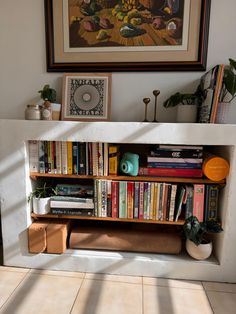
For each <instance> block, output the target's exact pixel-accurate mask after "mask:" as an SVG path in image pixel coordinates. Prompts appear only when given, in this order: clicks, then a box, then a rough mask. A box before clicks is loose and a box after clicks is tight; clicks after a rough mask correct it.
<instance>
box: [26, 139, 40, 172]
mask: <svg viewBox="0 0 236 314" xmlns="http://www.w3.org/2000/svg"><path fill="white" fill-rule="evenodd" d="M28 148H29V170H30V172H39V143H38V141H29V142H28Z"/></svg>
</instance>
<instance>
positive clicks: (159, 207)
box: [157, 183, 164, 220]
mask: <svg viewBox="0 0 236 314" xmlns="http://www.w3.org/2000/svg"><path fill="white" fill-rule="evenodd" d="M163 192H164V183H160V193H159V204H158V219H157V220H162V216H163V212H162V203H163V201H162V199H163Z"/></svg>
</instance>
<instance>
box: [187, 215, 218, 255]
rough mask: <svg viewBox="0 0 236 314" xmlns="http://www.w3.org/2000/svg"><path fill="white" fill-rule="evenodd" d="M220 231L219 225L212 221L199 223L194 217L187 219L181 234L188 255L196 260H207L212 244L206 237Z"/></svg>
mask: <svg viewBox="0 0 236 314" xmlns="http://www.w3.org/2000/svg"><path fill="white" fill-rule="evenodd" d="M222 231H223V229H222V228H221V226H220V224H219V223H218V222H216V221H214V220H211V221H207V222H199V220H198V219H197V217H195V216H190V217H189V218H187V219H186V220H185V223H184V225H183V232H184V235H185V238H186V250H187V252H188V254H189V255H190V256H192V257H193V258H195V259H198V260H203V259H206V258H208V257H209V256H210V255H211V252H212V242H211V240H210V239H209V237H208V235H209V234H212V233H219V232H222Z"/></svg>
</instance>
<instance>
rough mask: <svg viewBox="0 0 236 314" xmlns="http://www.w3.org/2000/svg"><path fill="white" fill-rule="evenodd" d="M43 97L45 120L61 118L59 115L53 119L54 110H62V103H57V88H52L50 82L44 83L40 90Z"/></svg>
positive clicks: (43, 117) (43, 115) (43, 116)
mask: <svg viewBox="0 0 236 314" xmlns="http://www.w3.org/2000/svg"><path fill="white" fill-rule="evenodd" d="M38 92H39V93H40V96H41V98H42V99H43V100H44V103H43V109H42V119H43V120H59V117H57V118H56V119H53V112H59V115H60V110H61V105H60V104H56V96H57V93H56V90H55V89H53V88H50V85H49V84H46V85H44V87H43V89H41V90H39V91H38Z"/></svg>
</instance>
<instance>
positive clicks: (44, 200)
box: [28, 183, 57, 215]
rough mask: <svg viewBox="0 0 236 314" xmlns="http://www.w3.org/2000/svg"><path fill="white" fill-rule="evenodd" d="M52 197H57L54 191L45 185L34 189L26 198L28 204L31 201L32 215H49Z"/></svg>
mask: <svg viewBox="0 0 236 314" xmlns="http://www.w3.org/2000/svg"><path fill="white" fill-rule="evenodd" d="M53 195H57V191H56V189H54V188H52V187H49V186H46V183H44V184H43V186H39V187H37V188H36V189H34V190H33V191H32V192H31V193H30V195H29V197H28V202H30V201H32V206H33V213H35V214H37V215H44V214H47V213H49V212H50V197H51V196H53Z"/></svg>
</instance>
